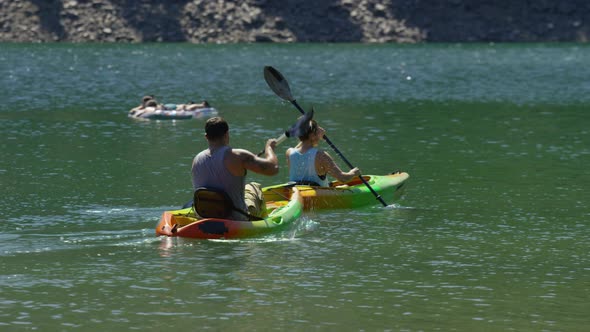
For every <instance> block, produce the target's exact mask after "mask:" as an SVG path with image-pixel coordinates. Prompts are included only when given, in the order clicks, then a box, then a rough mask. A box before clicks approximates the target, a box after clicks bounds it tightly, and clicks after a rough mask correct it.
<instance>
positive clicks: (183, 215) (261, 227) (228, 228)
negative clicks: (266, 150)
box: [156, 188, 303, 239]
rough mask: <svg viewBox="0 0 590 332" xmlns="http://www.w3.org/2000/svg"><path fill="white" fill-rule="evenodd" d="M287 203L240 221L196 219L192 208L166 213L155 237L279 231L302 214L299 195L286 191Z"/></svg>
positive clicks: (220, 236)
mask: <svg viewBox="0 0 590 332" xmlns="http://www.w3.org/2000/svg"><path fill="white" fill-rule="evenodd" d="M289 196H290V197H289V199H288V201H283V202H280V203H278V204H277V202H272V204H271V205H268V204H267V213H268V216H267V217H266V218H264V219H263V220H255V221H239V220H229V219H218V218H205V219H199V217H197V216H196V215H195V211H194V209H193V208H192V207H190V208H186V209H181V210H175V211H165V212H164V213H163V214H162V217H161V218H160V221H159V222H158V225H157V226H156V235H157V236H160V235H166V236H181V237H188V238H200V239H237V238H247V237H254V236H260V235H264V234H268V233H270V232H274V231H279V230H282V229H284V228H285V227H286V226H288V225H290V224H292V223H293V222H294V221H295V220H297V219H298V218H299V217H300V216H301V213H302V210H303V204H302V201H301V195H300V194H299V193H298V191H297V189H296V188H290V189H289Z"/></svg>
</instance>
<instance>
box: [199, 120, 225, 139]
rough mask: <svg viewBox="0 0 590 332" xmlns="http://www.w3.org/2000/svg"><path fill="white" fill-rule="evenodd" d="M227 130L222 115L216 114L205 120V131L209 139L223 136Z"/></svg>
mask: <svg viewBox="0 0 590 332" xmlns="http://www.w3.org/2000/svg"><path fill="white" fill-rule="evenodd" d="M228 130H229V125H228V124H227V122H226V121H225V120H224V119H223V118H222V117H219V116H216V117H213V118H211V119H209V120H207V122H205V133H206V134H207V138H209V139H212V140H215V139H219V138H221V137H223V135H225V133H227V131H228Z"/></svg>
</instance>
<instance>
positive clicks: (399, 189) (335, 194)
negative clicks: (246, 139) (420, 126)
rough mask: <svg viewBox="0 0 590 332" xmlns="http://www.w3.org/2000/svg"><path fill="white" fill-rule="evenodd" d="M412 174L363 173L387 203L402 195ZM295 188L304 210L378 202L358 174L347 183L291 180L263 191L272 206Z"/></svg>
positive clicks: (343, 207) (285, 197)
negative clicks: (296, 182)
mask: <svg viewBox="0 0 590 332" xmlns="http://www.w3.org/2000/svg"><path fill="white" fill-rule="evenodd" d="M409 177H410V175H409V174H408V173H406V172H396V173H392V174H388V175H363V178H364V180H365V181H367V183H369V185H370V186H371V187H372V188H373V189H374V190H375V191H376V192H377V193H378V194H379V195H381V197H382V198H383V200H384V201H385V202H387V203H391V202H393V201H394V200H395V199H398V198H399V197H400V196H401V195H402V193H403V190H404V187H405V185H406V181H407V180H408V178H409ZM293 187H295V188H297V189H299V193H300V195H301V198H302V200H303V208H304V210H316V209H348V208H359V207H363V206H369V205H375V204H378V203H379V201H378V200H377V199H376V197H375V195H373V193H371V191H370V190H369V188H367V186H366V185H365V184H364V183H363V182H362V181H361V179H360V178H358V177H356V178H354V179H353V180H351V181H349V182H346V183H342V182H339V181H333V182H331V183H330V186H329V187H319V186H308V185H296V184H295V183H293V182H289V183H284V184H279V185H274V186H270V187H265V188H262V193H263V195H264V199H265V201H266V202H267V204H271V205H272V204H273V203H272V202H273V201H276V202H277V203H276V205H280V204H281V203H280V202H281V201H284V200H286V199H288V198H289V197H290V195H291V188H293Z"/></svg>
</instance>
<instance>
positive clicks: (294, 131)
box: [258, 108, 313, 157]
mask: <svg viewBox="0 0 590 332" xmlns="http://www.w3.org/2000/svg"><path fill="white" fill-rule="evenodd" d="M311 119H313V108H312V109H311V111H309V112H307V113H304V115H303V116H302V117H300V118H299V120H297V122H296V123H295V124H293V125H292V126H291V128H289V129H288V130H287V131H285V132H284V133H283V134H282V135H281V136H279V137H278V138H277V146H278V145H279V144H281V143H283V142H284V141H285V140H286V139H287V138H288V137H299V136H301V135H302V134H303V131H304V130H305V127H304V124H306V123H309V121H311ZM264 152H265V151H264V150H262V151H260V153H258V157H260V156H262V155H263V154H264Z"/></svg>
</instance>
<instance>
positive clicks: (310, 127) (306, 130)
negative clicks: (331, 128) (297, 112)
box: [299, 120, 318, 141]
mask: <svg viewBox="0 0 590 332" xmlns="http://www.w3.org/2000/svg"><path fill="white" fill-rule="evenodd" d="M317 131H318V123H317V122H316V121H315V120H310V121H309V122H308V123H306V124H304V125H303V128H302V134H301V136H299V140H300V141H305V140H306V139H308V138H309V135H311V134H315V133H316V132H317Z"/></svg>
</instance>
